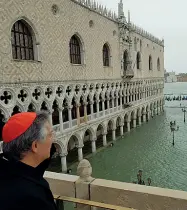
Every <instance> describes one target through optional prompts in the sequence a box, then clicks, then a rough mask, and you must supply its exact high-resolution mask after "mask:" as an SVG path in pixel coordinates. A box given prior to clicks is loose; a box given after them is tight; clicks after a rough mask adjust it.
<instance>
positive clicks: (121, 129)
mask: <svg viewBox="0 0 187 210" xmlns="http://www.w3.org/2000/svg"><path fill="white" fill-rule="evenodd" d="M123 126H124V125H123V124H122V125H121V126H120V135H121V136H123V134H124V132H123Z"/></svg>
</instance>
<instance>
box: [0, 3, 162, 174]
mask: <svg viewBox="0 0 187 210" xmlns="http://www.w3.org/2000/svg"><path fill="white" fill-rule="evenodd" d="M118 7H119V11H118V16H117V15H116V14H115V13H113V12H111V11H108V10H107V9H106V8H104V7H103V6H101V5H99V4H98V3H96V2H95V1H92V0H55V1H51V0H45V1H44V0H9V1H7V0H2V1H1V3H0V8H1V12H0V46H1V47H0V71H1V74H0V81H1V86H0V118H1V124H2V123H3V122H6V120H7V119H8V118H9V117H10V116H11V115H13V114H15V113H18V112H24V111H32V110H36V111H37V110H42V109H43V110H49V111H50V113H51V115H50V119H51V123H52V124H53V126H54V130H55V131H56V132H55V144H56V145H58V148H59V155H60V157H61V163H62V171H63V172H65V171H67V160H68V161H69V159H71V158H70V157H69V156H71V152H72V151H75V150H76V152H77V156H78V160H81V159H82V158H83V156H84V155H85V152H87V150H89V149H90V150H91V152H93V153H94V152H95V151H96V150H97V148H98V147H100V146H107V144H108V142H109V140H110V139H111V140H113V141H115V140H116V138H117V137H118V136H122V135H123V134H124V132H129V131H130V130H131V129H132V128H135V127H136V126H140V125H141V124H142V123H144V122H146V121H148V120H149V119H150V118H151V117H153V116H154V115H157V114H159V113H160V112H162V111H163V88H164V41H163V40H159V39H158V38H156V37H154V36H152V35H151V34H149V33H148V32H146V31H145V30H143V29H141V28H139V27H137V26H136V25H135V24H133V23H132V22H131V20H130V15H129V17H128V18H127V19H128V20H127V19H126V18H125V16H124V13H123V2H122V0H121V1H120V3H119V5H118ZM85 147H87V150H85Z"/></svg>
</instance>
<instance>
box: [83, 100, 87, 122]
mask: <svg viewBox="0 0 187 210" xmlns="http://www.w3.org/2000/svg"><path fill="white" fill-rule="evenodd" d="M87 105H88V103H87V102H85V103H84V121H85V122H86V123H87V122H88V115H87Z"/></svg>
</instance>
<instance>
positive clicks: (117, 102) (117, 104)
mask: <svg viewBox="0 0 187 210" xmlns="http://www.w3.org/2000/svg"><path fill="white" fill-rule="evenodd" d="M116 107H118V96H116Z"/></svg>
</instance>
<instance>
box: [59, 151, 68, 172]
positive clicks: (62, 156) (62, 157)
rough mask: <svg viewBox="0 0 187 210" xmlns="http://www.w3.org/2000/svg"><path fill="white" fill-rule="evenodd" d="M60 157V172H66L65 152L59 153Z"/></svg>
mask: <svg viewBox="0 0 187 210" xmlns="http://www.w3.org/2000/svg"><path fill="white" fill-rule="evenodd" d="M60 158H61V167H62V172H63V173H66V172H67V161H66V154H64V155H60Z"/></svg>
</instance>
